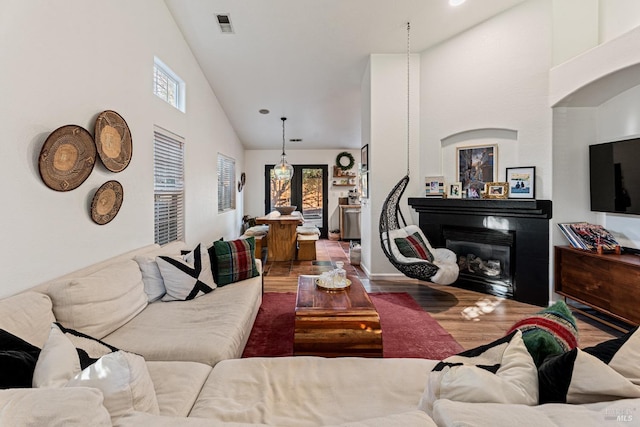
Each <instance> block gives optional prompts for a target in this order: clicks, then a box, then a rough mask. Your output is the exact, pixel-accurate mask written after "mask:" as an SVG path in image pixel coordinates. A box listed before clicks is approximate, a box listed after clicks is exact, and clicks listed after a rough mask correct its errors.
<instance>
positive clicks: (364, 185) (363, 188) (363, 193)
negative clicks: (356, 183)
mask: <svg viewBox="0 0 640 427" xmlns="http://www.w3.org/2000/svg"><path fill="white" fill-rule="evenodd" d="M360 197H362V198H363V199H368V198H369V172H363V173H361V174H360Z"/></svg>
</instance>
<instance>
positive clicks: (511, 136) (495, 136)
mask: <svg viewBox="0 0 640 427" xmlns="http://www.w3.org/2000/svg"><path fill="white" fill-rule="evenodd" d="M517 142H518V131H517V130H515V129H507V128H479V129H469V130H464V131H461V132H456V133H454V134H451V135H449V136H446V137H444V138H442V139H441V140H440V144H441V147H442V171H443V174H444V179H445V182H456V181H458V180H459V177H458V171H457V167H458V166H457V153H458V148H462V147H481V146H488V145H493V146H496V154H497V156H496V157H495V158H494V162H495V163H496V172H497V176H496V177H494V180H495V181H504V180H505V167H509V166H516V165H517V155H518V147H517V144H515V143H517Z"/></svg>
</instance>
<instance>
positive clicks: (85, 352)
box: [55, 322, 119, 369]
mask: <svg viewBox="0 0 640 427" xmlns="http://www.w3.org/2000/svg"><path fill="white" fill-rule="evenodd" d="M55 324H56V325H57V326H58V328H60V330H61V331H62V333H63V334H64V335H65V336H66V337H67V338H68V339H69V341H71V343H72V344H73V345H74V347H75V348H76V351H77V352H78V358H79V359H80V367H81V368H82V369H85V368H86V367H88V366H90V365H92V364H94V363H95V362H96V361H97V360H98V359H100V358H101V357H102V356H105V355H107V354H109V353H113V352H114V351H118V350H119V349H118V348H116V347H114V346H112V345H109V344H107V343H106V342H104V341H101V340H99V339H97V338H93V337H90V336H89V335H87V334H83V333H82V332H78V331H76V330H73V329H68V328H65V327H64V326H62V325H61V324H60V323H58V322H56V323H55Z"/></svg>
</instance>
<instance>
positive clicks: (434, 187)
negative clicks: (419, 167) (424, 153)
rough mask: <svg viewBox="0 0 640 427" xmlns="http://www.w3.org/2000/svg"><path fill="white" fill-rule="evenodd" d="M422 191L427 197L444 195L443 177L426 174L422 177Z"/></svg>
mask: <svg viewBox="0 0 640 427" xmlns="http://www.w3.org/2000/svg"><path fill="white" fill-rule="evenodd" d="M424 192H425V196H427V197H434V196H435V197H444V177H443V176H427V177H425V179H424Z"/></svg>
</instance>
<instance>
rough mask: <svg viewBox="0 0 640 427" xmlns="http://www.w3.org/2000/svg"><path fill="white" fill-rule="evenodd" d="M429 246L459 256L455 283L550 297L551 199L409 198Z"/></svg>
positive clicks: (539, 299)
mask: <svg viewBox="0 0 640 427" xmlns="http://www.w3.org/2000/svg"><path fill="white" fill-rule="evenodd" d="M409 205H410V206H411V207H412V208H413V209H415V210H416V211H417V212H418V214H419V218H420V219H419V225H420V228H421V229H422V231H423V232H424V234H425V236H427V238H428V239H429V241H430V242H431V245H432V246H434V247H447V248H449V249H451V250H452V251H453V252H455V253H456V255H457V256H458V265H459V266H460V276H459V278H458V280H457V281H456V282H455V283H454V285H455V286H459V287H463V288H466V289H471V290H475V291H479V292H484V293H490V294H494V295H498V296H503V297H506V298H513V299H515V300H516V301H521V302H526V303H529V304H535V305H539V306H546V305H547V304H548V302H549V220H550V219H551V201H550V200H510V199H500V200H488V199H432V198H417V197H416V198H413V197H412V198H409Z"/></svg>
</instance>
